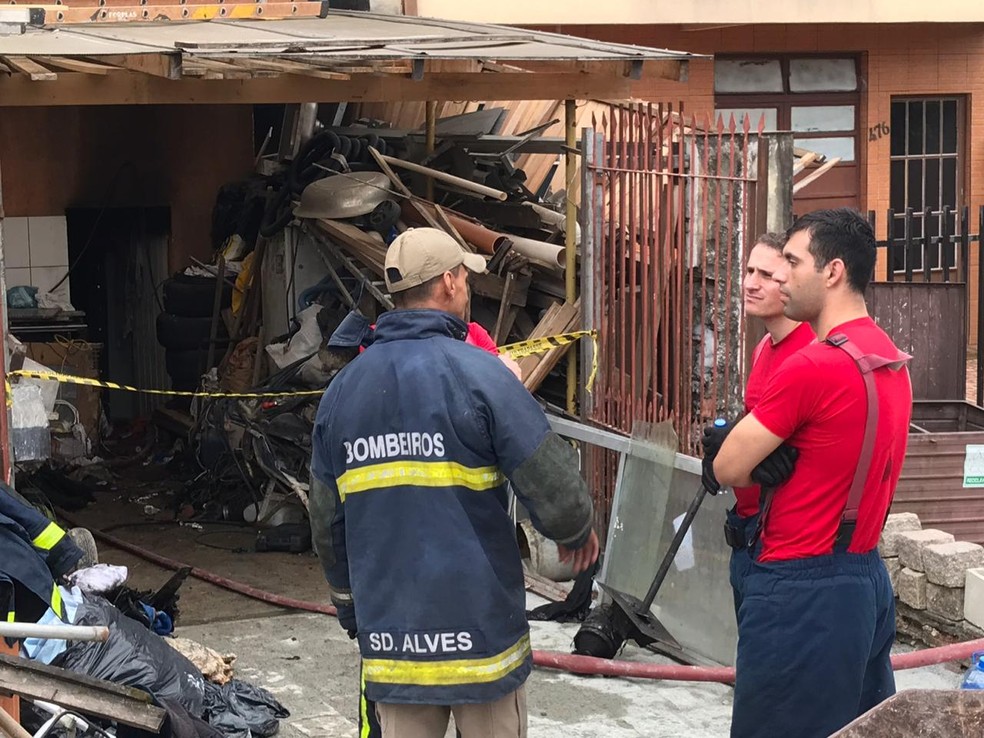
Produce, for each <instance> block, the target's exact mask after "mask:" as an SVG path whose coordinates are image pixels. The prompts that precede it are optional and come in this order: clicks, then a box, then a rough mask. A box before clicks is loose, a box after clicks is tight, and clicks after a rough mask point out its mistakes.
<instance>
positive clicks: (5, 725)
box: [0, 708, 31, 738]
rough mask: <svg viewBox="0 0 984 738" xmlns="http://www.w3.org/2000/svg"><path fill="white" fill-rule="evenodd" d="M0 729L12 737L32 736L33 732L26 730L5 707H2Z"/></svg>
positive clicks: (23, 737) (28, 737)
mask: <svg viewBox="0 0 984 738" xmlns="http://www.w3.org/2000/svg"><path fill="white" fill-rule="evenodd" d="M0 730H2V731H3V732H4V734H5V735H7V736H10V738H31V734H30V733H28V732H27V731H26V730H24V728H22V727H21V724H20V723H18V722H17V721H16V720H14V719H13V718H12V717H11V716H10V713H9V712H7V711H6V710H4V709H3V708H0Z"/></svg>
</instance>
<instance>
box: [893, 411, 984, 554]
mask: <svg viewBox="0 0 984 738" xmlns="http://www.w3.org/2000/svg"><path fill="white" fill-rule="evenodd" d="M913 422H914V423H915V424H916V425H917V426H919V427H920V428H923V429H925V430H927V431H931V432H926V433H912V434H910V435H909V449H908V452H907V453H906V456H905V464H904V465H903V467H902V477H901V479H900V480H899V485H898V488H897V489H896V492H895V501H894V503H893V505H892V512H912V513H916V514H917V515H918V516H919V519H920V520H921V521H922V524H923V527H924V528H940V529H941V530H945V531H947V532H948V533H952V534H953V535H954V536H955V537H956V538H957V539H958V540H962V541H973V542H974V543H981V544H984V489H973V488H964V486H963V472H964V456H965V454H966V450H967V446H968V445H969V444H974V445H977V444H984V410H982V409H981V408H978V407H975V406H973V405H969V404H967V403H962V402H929V403H926V402H916V403H915V404H914V410H913Z"/></svg>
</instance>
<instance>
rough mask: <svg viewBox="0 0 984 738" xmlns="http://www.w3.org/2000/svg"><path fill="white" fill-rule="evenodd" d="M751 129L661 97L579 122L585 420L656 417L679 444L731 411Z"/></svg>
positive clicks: (608, 470)
mask: <svg viewBox="0 0 984 738" xmlns="http://www.w3.org/2000/svg"><path fill="white" fill-rule="evenodd" d="M760 133H761V130H758V131H755V130H752V128H751V126H750V124H749V120H748V118H747V117H746V118H745V119H744V120H743V121H742V122H741V123H740V124H739V123H738V122H736V121H735V120H734V118H731V119H730V120H729V121H727V122H725V121H723V120H718V121H716V122H712V121H711V119H709V118H707V119H703V120H698V119H697V118H695V117H688V116H686V115H684V113H683V110H682V107H681V106H676V107H675V106H673V105H669V104H666V105H664V104H649V105H629V106H615V105H613V106H610V107H609V108H608V109H607V110H606V111H605V113H604V114H603V115H602V116H601V119H600V120H597V119H596V120H595V121H594V126H593V130H589V131H586V132H585V134H584V137H583V140H582V153H583V157H584V166H583V167H582V183H581V185H582V215H581V217H582V223H583V225H584V236H583V244H582V257H583V258H582V268H581V280H582V298H581V299H582V305H584V309H585V322H586V327H587V328H590V329H595V330H597V331H598V347H597V350H598V357H597V358H598V367H599V371H598V376H597V380H596V382H595V385H594V387H593V391H592V392H590V393H587V392H586V393H585V394H584V396H583V397H582V409H583V414H584V416H585V417H586V418H587V419H589V420H590V421H591V422H593V423H594V424H597V425H600V426H602V427H605V428H608V429H611V430H614V431H618V432H621V433H626V434H631V433H632V432H633V426H634V424H635V423H637V422H660V421H664V420H670V421H672V423H673V424H674V427H675V429H676V432H677V436H678V438H679V441H680V451H682V452H684V453H691V454H692V453H695V452H696V451H697V446H698V439H699V434H700V429H701V427H702V425H703V424H704V423H706V422H709V421H712V420H713V419H714V418H715V417H718V416H728V417H734V416H735V415H736V414H737V413H738V412H740V411H741V409H742V396H743V375H744V372H743V364H744V353H745V352H744V345H743V341H744V331H743V330H742V317H743V316H742V301H741V275H742V271H743V269H742V263H743V252H744V250H745V249H746V248H747V245H748V244H749V239H750V238H754V235H755V234H754V233H752V231H751V229H752V224H754V223H755V222H756V219H755V217H754V210H755V207H756V196H755V189H756V188H755V183H756V180H757V178H758V168H757V158H758V146H757V143H756V139H757V137H758V135H759V134H760ZM583 350H584V351H585V354H586V356H585V358H586V359H587V358H588V357H589V354H587V352H588V351H590V350H591V347H590V346H585V347H584V349H583ZM585 365H588V364H587V363H585ZM588 467H589V474H590V476H591V481H592V483H593V488H594V490H595V494H596V508H597V511H598V514H599V517H600V518H601V520H602V522H603V525H604V527H603V528H602V530H605V529H607V518H608V512H609V510H610V505H611V496H612V493H613V490H614V486H615V479H616V476H617V473H618V469H617V458H616V457H615V456H614V455H613V454H610V453H608V452H604V451H601V450H596V451H593V452H592V454H591V456H590V458H589V462H588Z"/></svg>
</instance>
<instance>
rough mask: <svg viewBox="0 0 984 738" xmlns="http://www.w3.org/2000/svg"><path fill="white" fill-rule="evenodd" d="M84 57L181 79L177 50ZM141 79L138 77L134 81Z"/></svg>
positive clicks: (154, 75)
mask: <svg viewBox="0 0 984 738" xmlns="http://www.w3.org/2000/svg"><path fill="white" fill-rule="evenodd" d="M83 58H84V59H85V60H86V61H91V62H93V63H95V64H99V63H102V64H109V65H111V66H114V67H119V68H121V69H127V70H129V71H131V72H140V73H141V74H148V75H150V76H152V77H163V78H164V79H174V80H177V79H181V56H180V55H179V54H178V53H177V52H174V53H167V54H164V53H161V54H106V55H104V56H86V57H83ZM139 79H140V78H139V77H137V78H136V79H135V80H134V81H136V80H139ZM79 104H84V103H79ZM93 104H95V103H93Z"/></svg>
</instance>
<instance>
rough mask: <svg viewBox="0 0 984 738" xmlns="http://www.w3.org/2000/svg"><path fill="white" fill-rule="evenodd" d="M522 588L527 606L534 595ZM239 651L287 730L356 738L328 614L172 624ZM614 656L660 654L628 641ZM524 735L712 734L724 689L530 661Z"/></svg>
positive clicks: (244, 671)
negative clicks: (277, 704) (589, 673)
mask: <svg viewBox="0 0 984 738" xmlns="http://www.w3.org/2000/svg"><path fill="white" fill-rule="evenodd" d="M540 602H541V601H540V600H538V598H535V597H534V596H532V595H531V596H530V605H531V606H533V605H536V604H540ZM532 629H533V646H534V648H538V649H546V650H557V651H564V652H569V650H570V644H571V640H572V638H573V636H574V633H575V632H576V630H577V626H575V625H561V624H557V623H533V624H532ZM179 635H182V636H185V637H189V638H193V639H195V640H200V641H202V642H204V643H207V644H208V645H210V646H211V647H213V648H216V649H218V650H219V651H222V652H230V651H231V652H233V653H235V654H236V655H237V656H238V661H237V663H236V668H237V674H238V675H239V676H240V677H241V678H244V679H247V680H249V681H252V682H254V683H257V684H260V685H262V686H264V687H266V688H267V689H269V690H270V691H272V692H273V693H274V694H276V695H277V696H278V698H279V699H280V700H281V701H282V702H283V703H284V704H285V705H287V707H288V708H289V709H290V710H291V713H292V714H291V717H290V718H289V719H288V720H287V721H285V723H284V725H283V726H282V728H281V735H283V736H285V737H286V738H299V737H301V736H337V737H338V738H356V736H357V701H356V700H357V697H356V689H357V685H358V672H357V669H358V654H357V652H356V648H355V645H354V643H352V642H351V641H349V640H348V638H347V637H346V636H345V634H344V633H343V632H342V631H341V629H340V628H339V627H338V625H337V623H335V622H334V620H333V619H332V618H327V617H322V616H319V615H305V614H292V615H280V616H275V617H265V618H257V619H250V620H239V621H228V622H223V623H210V624H202V625H196V626H190V627H184V628H180V629H179ZM622 658H625V659H631V660H634V661H649V662H660V661H663V659H661V658H660V657H658V656H656V655H654V654H651V653H649V652H648V651H643V650H641V649H638V648H634V647H632V646H627V647H626V649H625V652H624V653H623V655H622ZM960 678H961V675H960V674H959V673H957V672H956V671H952V670H949V669H948V668H946V667H942V666H941V667H931V668H927V669H919V670H914V671H906V672H900V673H899V674H898V686H899V689H908V688H920V689H929V688H932V689H952V688H954V687H956V686H957V685H958V684H959V681H960ZM528 689H529V694H528V702H529V726H530V735H531V736H537V737H538V738H539V737H541V736H542V737H543V738H588V737H589V736H590V737H591V738H594V737H595V736H610V737H611V738H628V737H629V736H647V737H650V738H670V737H671V736H680V737H681V738H682V737H683V736H687V737H688V738H713V737H718V738H720V737H723V736H727V735H728V728H729V725H730V716H731V689H730V688H729V687H727V686H724V685H718V684H696V683H682V682H676V683H674V682H654V681H648V680H630V679H621V678H607V677H583V676H574V675H572V674H566V673H562V672H557V671H548V670H543V669H536V670H535V671H534V673H533V676H532V677H531V679H530V681H529V683H528Z"/></svg>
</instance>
